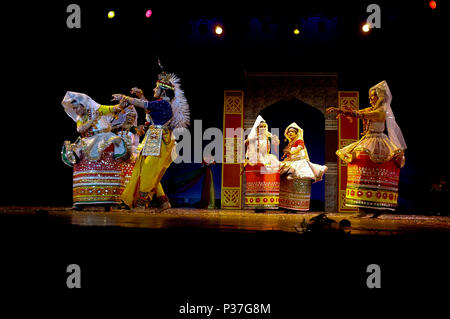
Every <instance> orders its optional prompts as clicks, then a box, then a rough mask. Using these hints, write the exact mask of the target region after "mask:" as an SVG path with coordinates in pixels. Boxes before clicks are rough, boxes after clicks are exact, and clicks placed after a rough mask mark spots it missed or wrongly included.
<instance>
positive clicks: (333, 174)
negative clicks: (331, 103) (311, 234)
mask: <svg viewBox="0 0 450 319" xmlns="http://www.w3.org/2000/svg"><path fill="white" fill-rule="evenodd" d="M337 146H338V121H337V120H336V116H335V115H332V114H326V115H325V165H326V166H327V167H328V171H327V173H326V174H325V211H326V212H336V211H337V206H338V205H337V201H338V200H337V199H338V198H337V188H338V187H337V184H338V175H337V173H338V172H337V156H336V153H335V152H336V150H337Z"/></svg>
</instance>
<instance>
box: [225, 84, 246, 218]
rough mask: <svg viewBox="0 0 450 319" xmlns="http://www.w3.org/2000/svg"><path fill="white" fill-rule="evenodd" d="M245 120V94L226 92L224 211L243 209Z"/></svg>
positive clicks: (241, 92)
mask: <svg viewBox="0 0 450 319" xmlns="http://www.w3.org/2000/svg"><path fill="white" fill-rule="evenodd" d="M243 120H244V92H243V91H230V90H226V91H225V93H224V108H223V160H222V194H221V203H222V204H221V207H222V209H241V207H242V203H241V201H242V199H241V194H242V175H241V170H242V167H243V156H244V155H243V129H242V127H243ZM227 129H228V130H227Z"/></svg>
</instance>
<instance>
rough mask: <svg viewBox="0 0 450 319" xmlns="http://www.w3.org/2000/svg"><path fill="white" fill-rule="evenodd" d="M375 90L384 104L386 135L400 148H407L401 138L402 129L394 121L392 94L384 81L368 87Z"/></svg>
mask: <svg viewBox="0 0 450 319" xmlns="http://www.w3.org/2000/svg"><path fill="white" fill-rule="evenodd" d="M372 90H375V92H376V93H377V96H378V97H379V98H382V97H383V99H384V101H383V104H384V105H385V106H386V127H387V131H388V136H389V138H390V139H391V140H392V142H393V143H394V144H395V145H397V147H399V148H400V149H402V150H405V149H406V148H407V146H406V142H405V139H404V138H403V134H402V130H401V129H400V127H399V126H398V125H397V122H396V121H395V116H394V113H393V112H392V108H391V101H392V94H391V91H390V90H389V86H388V85H387V83H386V81H381V82H380V83H378V84H377V85H375V86H373V87H371V88H370V90H369V92H370V91H372Z"/></svg>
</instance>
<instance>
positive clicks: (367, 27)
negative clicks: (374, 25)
mask: <svg viewBox="0 0 450 319" xmlns="http://www.w3.org/2000/svg"><path fill="white" fill-rule="evenodd" d="M362 30H363V31H364V32H369V31H370V24H368V23H366V24H365V25H363V26H362Z"/></svg>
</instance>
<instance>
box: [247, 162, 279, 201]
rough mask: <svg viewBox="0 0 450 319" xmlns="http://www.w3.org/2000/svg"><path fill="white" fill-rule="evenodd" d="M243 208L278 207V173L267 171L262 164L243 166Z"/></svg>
mask: <svg viewBox="0 0 450 319" xmlns="http://www.w3.org/2000/svg"><path fill="white" fill-rule="evenodd" d="M245 178H246V184H245V208H246V209H278V200H279V194H280V173H279V172H278V170H276V171H275V172H274V171H269V170H267V169H266V168H265V167H264V165H263V164H256V165H247V166H246V167H245Z"/></svg>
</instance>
